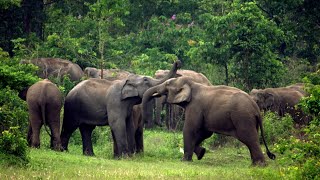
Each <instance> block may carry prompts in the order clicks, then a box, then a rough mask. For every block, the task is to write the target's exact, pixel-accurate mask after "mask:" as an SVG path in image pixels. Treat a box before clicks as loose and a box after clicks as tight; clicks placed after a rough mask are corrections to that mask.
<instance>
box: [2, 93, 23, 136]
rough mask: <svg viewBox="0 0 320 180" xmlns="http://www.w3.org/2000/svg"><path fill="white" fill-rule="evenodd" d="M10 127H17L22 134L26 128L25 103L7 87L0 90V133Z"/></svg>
mask: <svg viewBox="0 0 320 180" xmlns="http://www.w3.org/2000/svg"><path fill="white" fill-rule="evenodd" d="M12 126H19V127H20V129H21V131H22V132H26V129H27V128H26V127H28V111H27V106H26V103H25V102H24V101H23V100H21V99H20V98H19V97H18V92H16V91H14V90H12V89H11V88H9V87H6V88H4V89H1V88H0V132H2V131H3V130H6V129H9V127H12Z"/></svg>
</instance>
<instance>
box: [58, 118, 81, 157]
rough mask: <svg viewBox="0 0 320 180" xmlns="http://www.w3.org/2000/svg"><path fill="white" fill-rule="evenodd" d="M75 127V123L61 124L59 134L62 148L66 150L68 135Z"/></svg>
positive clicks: (69, 135)
mask: <svg viewBox="0 0 320 180" xmlns="http://www.w3.org/2000/svg"><path fill="white" fill-rule="evenodd" d="M77 128H78V126H75V125H66V124H63V125H62V131H61V135H60V140H61V148H62V150H66V151H68V144H69V140H70V137H71V135H72V133H73V132H74V131H75V130H76V129H77Z"/></svg>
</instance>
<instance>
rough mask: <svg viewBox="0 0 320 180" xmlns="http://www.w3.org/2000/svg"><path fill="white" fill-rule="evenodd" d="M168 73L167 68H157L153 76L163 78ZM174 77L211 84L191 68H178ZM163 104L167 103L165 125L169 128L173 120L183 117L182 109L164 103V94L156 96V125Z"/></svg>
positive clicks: (159, 123) (159, 122) (158, 123)
mask: <svg viewBox="0 0 320 180" xmlns="http://www.w3.org/2000/svg"><path fill="white" fill-rule="evenodd" d="M168 73H169V70H157V71H156V73H155V78H157V79H160V78H163V77H164V76H165V75H167V74H168ZM175 77H190V78H191V79H192V80H193V81H194V82H197V83H201V84H204V85H208V86H209V85H212V84H211V83H210V81H209V80H208V78H207V77H206V76H205V75H203V74H202V73H198V72H195V71H192V70H183V69H179V70H178V71H177V74H176V76H175ZM164 105H167V108H166V114H167V116H166V117H165V118H166V119H165V122H167V127H168V128H169V129H170V127H172V126H174V125H172V124H174V123H173V122H174V121H175V120H176V119H177V118H179V117H180V118H182V117H183V113H184V112H183V109H182V108H181V107H180V106H177V105H171V104H166V103H165V96H162V97H160V98H156V106H155V123H156V124H157V125H161V124H162V123H161V111H162V109H163V107H164Z"/></svg>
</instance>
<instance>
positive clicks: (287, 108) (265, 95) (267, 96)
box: [250, 87, 309, 124]
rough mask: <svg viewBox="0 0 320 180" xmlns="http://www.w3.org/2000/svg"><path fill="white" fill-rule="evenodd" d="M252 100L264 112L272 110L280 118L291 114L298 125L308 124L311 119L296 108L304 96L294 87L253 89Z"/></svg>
mask: <svg viewBox="0 0 320 180" xmlns="http://www.w3.org/2000/svg"><path fill="white" fill-rule="evenodd" d="M250 96H251V97H252V99H253V100H254V101H255V102H256V103H257V104H258V106H259V108H260V109H261V110H263V111H267V110H270V111H272V112H275V113H277V114H278V115H279V116H284V115H285V114H286V113H289V114H290V115H291V116H292V118H293V120H294V121H295V122H296V123H298V124H306V123H308V122H309V117H308V116H306V115H305V114H304V113H303V111H302V110H301V109H299V108H297V107H295V106H296V105H297V104H298V103H299V101H300V99H301V98H302V97H304V95H303V94H302V93H301V92H300V91H299V90H296V89H295V88H292V87H280V88H266V89H253V90H252V91H251V92H250Z"/></svg>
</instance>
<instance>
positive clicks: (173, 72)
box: [151, 60, 181, 86]
mask: <svg viewBox="0 0 320 180" xmlns="http://www.w3.org/2000/svg"><path fill="white" fill-rule="evenodd" d="M179 68H181V61H180V60H177V61H176V62H174V63H173V66H172V68H171V70H170V72H169V73H168V74H167V75H166V76H165V77H163V78H162V79H154V81H153V82H152V85H151V86H156V85H159V84H161V83H163V82H165V81H166V80H168V79H170V78H173V77H175V75H176V74H177V70H178V69H179Z"/></svg>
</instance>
